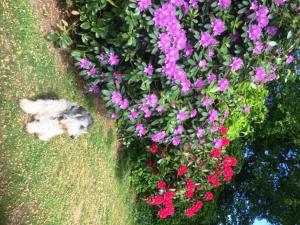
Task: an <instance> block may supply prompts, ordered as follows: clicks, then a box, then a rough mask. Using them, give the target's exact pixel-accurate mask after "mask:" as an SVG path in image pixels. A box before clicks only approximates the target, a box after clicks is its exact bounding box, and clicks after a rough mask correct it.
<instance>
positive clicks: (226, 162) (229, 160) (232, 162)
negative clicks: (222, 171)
mask: <svg viewBox="0 0 300 225" xmlns="http://www.w3.org/2000/svg"><path fill="white" fill-rule="evenodd" d="M222 164H223V166H224V167H229V166H236V165H237V164H238V161H237V159H236V158H234V157H229V156H227V155H225V156H224V157H223V162H222Z"/></svg>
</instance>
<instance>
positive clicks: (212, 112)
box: [208, 109, 218, 123]
mask: <svg viewBox="0 0 300 225" xmlns="http://www.w3.org/2000/svg"><path fill="white" fill-rule="evenodd" d="M208 114H209V121H210V122H211V123H213V122H215V121H216V120H217V119H218V111H217V110H215V109H211V110H210V111H209V112H208Z"/></svg>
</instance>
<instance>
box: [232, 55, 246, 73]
mask: <svg viewBox="0 0 300 225" xmlns="http://www.w3.org/2000/svg"><path fill="white" fill-rule="evenodd" d="M243 65H244V62H243V60H242V59H241V58H239V57H233V58H232V63H231V65H230V66H231V70H232V71H237V70H240V69H241V68H242V67H243Z"/></svg>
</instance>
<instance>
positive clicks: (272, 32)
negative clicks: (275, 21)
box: [267, 26, 278, 36]
mask: <svg viewBox="0 0 300 225" xmlns="http://www.w3.org/2000/svg"><path fill="white" fill-rule="evenodd" d="M277 32H278V28H277V27H275V26H269V27H267V34H269V35H271V36H275V35H276V34H277Z"/></svg>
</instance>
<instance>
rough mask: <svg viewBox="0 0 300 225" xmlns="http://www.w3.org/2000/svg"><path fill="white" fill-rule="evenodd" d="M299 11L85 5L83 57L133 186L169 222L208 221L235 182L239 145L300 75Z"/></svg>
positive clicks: (217, 5) (79, 45)
mask: <svg viewBox="0 0 300 225" xmlns="http://www.w3.org/2000/svg"><path fill="white" fill-rule="evenodd" d="M298 7H299V4H297V2H296V1H284V0H274V1H273V0H272V1H270V0H269V1H267V0H264V1H250V0H243V1H238V0H237V1H231V0H218V1H217V0H211V1H205V0H189V1H187V0H186V1H185V0H168V1H162V0H161V1H160V0H155V1H154V0H152V1H151V0H128V1H124V0H122V1H121V0H119V1H106V0H102V1H93V0H76V1H74V3H73V5H72V8H71V10H72V14H73V15H74V18H73V20H74V21H75V23H76V24H77V26H75V27H76V29H75V30H72V33H71V34H70V35H71V36H72V39H73V41H74V43H76V44H74V45H73V46H72V48H73V51H72V55H73V57H74V58H75V60H76V66H77V67H78V68H79V69H80V75H81V76H82V77H83V78H84V79H85V80H86V81H87V91H88V92H90V93H94V94H98V93H99V94H102V95H103V99H104V101H105V106H106V108H107V110H108V114H109V116H110V117H111V118H112V119H113V120H115V121H116V124H117V127H118V133H119V137H120V140H121V143H122V145H123V146H124V147H127V149H129V151H131V152H132V153H134V156H132V159H133V162H134V163H133V169H132V175H131V180H132V183H133V185H134V187H135V188H136V190H137V192H138V193H139V197H140V198H142V199H144V201H145V204H148V205H149V206H151V207H153V209H154V210H155V213H156V214H157V215H158V217H159V218H162V219H166V218H168V217H172V216H174V215H175V214H179V215H185V216H186V217H187V218H190V217H194V216H195V215H198V214H199V213H198V212H199V211H200V210H201V211H202V210H203V209H202V208H203V207H206V205H209V204H211V201H213V200H214V195H215V193H216V191H215V190H216V189H217V188H218V187H220V186H221V185H222V184H224V183H228V182H230V181H231V179H232V177H233V175H234V173H235V171H236V172H238V171H239V169H240V166H241V164H239V162H242V158H243V155H242V149H240V148H233V147H232V146H231V142H232V141H234V140H237V139H238V138H240V137H241V136H242V137H245V136H247V135H248V134H250V133H251V132H252V126H251V124H253V123H259V122H262V121H263V120H264V117H265V114H266V108H265V99H266V96H267V94H268V91H267V85H268V83H269V82H276V79H278V77H279V76H285V75H286V74H287V72H286V71H289V68H293V66H292V65H293V63H294V56H293V54H292V49H294V48H295V47H296V46H299V31H298V30H299V29H298V28H299V27H300V22H299V13H298V11H299V8H298Z"/></svg>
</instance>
